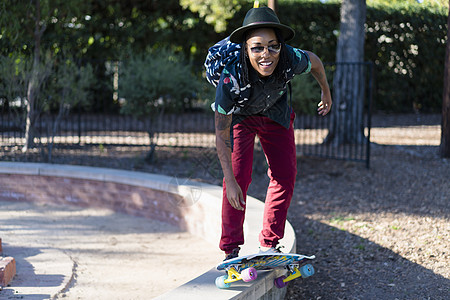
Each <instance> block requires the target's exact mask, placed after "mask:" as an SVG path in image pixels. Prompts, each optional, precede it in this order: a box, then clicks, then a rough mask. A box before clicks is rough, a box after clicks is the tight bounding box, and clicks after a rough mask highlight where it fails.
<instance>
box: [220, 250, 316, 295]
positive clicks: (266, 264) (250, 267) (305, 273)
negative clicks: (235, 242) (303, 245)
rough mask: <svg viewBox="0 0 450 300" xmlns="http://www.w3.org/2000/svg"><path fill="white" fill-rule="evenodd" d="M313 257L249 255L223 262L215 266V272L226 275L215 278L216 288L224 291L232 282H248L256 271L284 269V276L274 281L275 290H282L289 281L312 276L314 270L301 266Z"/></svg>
mask: <svg viewBox="0 0 450 300" xmlns="http://www.w3.org/2000/svg"><path fill="white" fill-rule="evenodd" d="M314 258H315V256H314V255H312V256H305V255H300V254H292V253H273V254H251V255H246V256H241V257H236V258H233V259H229V260H225V261H223V262H221V263H220V264H218V265H217V270H219V271H220V270H225V271H226V272H227V275H223V276H220V277H217V278H216V286H217V287H218V288H220V289H226V288H229V287H230V286H231V283H232V282H235V281H239V280H242V281H244V282H249V281H252V280H255V279H256V278H257V277H258V273H257V270H268V269H274V268H285V269H286V270H287V274H286V276H280V277H278V278H276V279H275V280H274V284H275V286H276V287H277V288H283V287H285V286H286V285H287V283H288V282H289V281H291V280H294V279H296V278H298V277H303V278H306V277H309V276H311V275H313V274H314V268H313V266H312V265H310V264H304V265H302V266H300V265H301V264H303V263H304V262H305V261H306V260H308V259H314Z"/></svg>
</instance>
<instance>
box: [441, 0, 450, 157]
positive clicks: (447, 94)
mask: <svg viewBox="0 0 450 300" xmlns="http://www.w3.org/2000/svg"><path fill="white" fill-rule="evenodd" d="M449 81H450V1H449V12H448V17H447V49H446V51H445V70H444V92H443V93H442V94H443V95H442V130H441V157H450V82H449Z"/></svg>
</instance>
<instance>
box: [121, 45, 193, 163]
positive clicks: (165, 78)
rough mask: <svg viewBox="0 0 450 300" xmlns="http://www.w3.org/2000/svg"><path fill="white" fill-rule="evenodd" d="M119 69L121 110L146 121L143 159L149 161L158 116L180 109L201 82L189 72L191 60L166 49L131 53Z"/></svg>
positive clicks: (154, 139) (152, 150) (150, 159)
mask: <svg viewBox="0 0 450 300" xmlns="http://www.w3.org/2000/svg"><path fill="white" fill-rule="evenodd" d="M120 70H121V72H120V76H119V97H120V98H121V102H122V109H121V112H122V113H125V114H130V115H133V116H134V117H135V118H137V119H139V120H140V121H142V122H144V123H145V126H146V130H147V133H148V135H149V138H150V151H149V153H148V155H147V157H146V160H147V161H148V162H152V160H153V158H154V152H155V149H156V146H157V141H158V133H159V132H158V128H157V125H158V122H159V121H160V120H161V116H162V115H163V114H164V113H166V112H180V111H182V110H183V108H184V105H185V104H187V102H188V101H189V100H190V99H191V98H192V97H195V95H196V92H197V91H199V90H200V82H199V81H198V80H197V77H195V76H194V75H193V74H192V72H191V70H192V66H191V64H189V63H188V62H186V60H184V59H183V57H182V56H181V55H179V54H175V53H174V52H173V51H170V50H167V49H157V50H153V51H152V52H151V53H147V54H145V53H144V54H141V55H131V56H130V57H129V58H128V59H126V60H122V65H121V67H120ZM145 121H147V122H145Z"/></svg>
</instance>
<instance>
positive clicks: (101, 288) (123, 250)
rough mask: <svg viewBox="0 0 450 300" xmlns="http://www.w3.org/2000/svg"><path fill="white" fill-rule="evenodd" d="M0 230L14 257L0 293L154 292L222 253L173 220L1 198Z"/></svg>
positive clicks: (112, 295) (81, 295)
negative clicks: (190, 256) (188, 258)
mask: <svg viewBox="0 0 450 300" xmlns="http://www.w3.org/2000/svg"><path fill="white" fill-rule="evenodd" d="M0 237H2V240H3V252H4V255H5V256H8V255H10V256H13V257H14V258H15V259H16V261H17V276H16V277H15V278H14V280H13V282H12V285H11V286H9V287H5V288H3V290H2V291H0V299H27V300H31V299H33V300H34V299H36V300H41V299H49V298H51V297H53V296H55V297H54V299H62V298H64V299H151V298H153V297H155V296H157V295H160V294H162V293H164V292H166V291H169V290H171V289H173V288H174V287H176V286H178V285H180V284H182V283H184V282H187V281H189V280H190V279H192V278H193V277H196V276H198V274H201V273H203V272H205V271H207V270H209V269H210V268H211V266H214V265H215V264H216V263H217V261H219V260H220V259H221V258H222V253H221V252H220V251H219V250H218V249H217V247H216V245H210V244H208V243H206V242H205V241H203V240H200V241H199V240H197V239H195V238H194V237H193V236H191V235H190V234H188V233H186V232H180V231H179V229H178V228H176V227H173V226H171V225H168V224H166V223H162V222H157V221H153V220H148V219H143V218H138V217H132V216H128V215H125V214H121V213H115V212H113V211H110V210H107V209H86V208H83V209H82V208H79V207H67V206H65V207H61V206H56V205H50V206H49V205H45V206H42V205H36V204H32V203H25V202H1V201H0ZM199 251H201V252H203V254H204V257H203V258H202V259H201V260H199V261H197V262H196V263H195V264H186V262H185V257H184V256H183V253H191V252H199Z"/></svg>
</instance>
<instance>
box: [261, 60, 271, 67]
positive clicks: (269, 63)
mask: <svg viewBox="0 0 450 300" xmlns="http://www.w3.org/2000/svg"><path fill="white" fill-rule="evenodd" d="M272 64H273V62H272V61H264V62H260V63H259V65H260V66H262V67H265V68H267V67H270V66H271V65H272Z"/></svg>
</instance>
